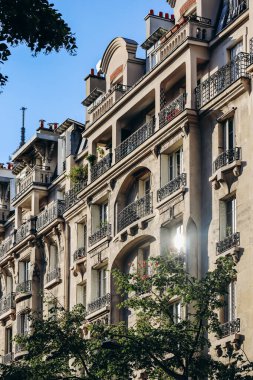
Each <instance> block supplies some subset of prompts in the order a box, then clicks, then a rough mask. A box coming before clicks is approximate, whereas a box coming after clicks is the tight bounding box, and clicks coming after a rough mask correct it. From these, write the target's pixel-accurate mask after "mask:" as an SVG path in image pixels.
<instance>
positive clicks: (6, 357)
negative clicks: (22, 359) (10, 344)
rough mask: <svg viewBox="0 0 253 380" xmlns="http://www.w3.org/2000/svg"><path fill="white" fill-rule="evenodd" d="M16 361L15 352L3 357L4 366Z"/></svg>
mask: <svg viewBox="0 0 253 380" xmlns="http://www.w3.org/2000/svg"><path fill="white" fill-rule="evenodd" d="M13 359H14V355H13V352H8V354H5V355H3V356H2V364H8V363H10V362H11V361H12V360H13Z"/></svg>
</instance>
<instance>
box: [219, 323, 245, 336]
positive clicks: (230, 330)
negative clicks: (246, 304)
mask: <svg viewBox="0 0 253 380" xmlns="http://www.w3.org/2000/svg"><path fill="white" fill-rule="evenodd" d="M220 329H221V338H225V337H226V336H229V335H233V334H237V333H239V332H240V319H239V318H237V319H235V320H233V321H229V322H226V323H223V324H222V325H221V326H220Z"/></svg>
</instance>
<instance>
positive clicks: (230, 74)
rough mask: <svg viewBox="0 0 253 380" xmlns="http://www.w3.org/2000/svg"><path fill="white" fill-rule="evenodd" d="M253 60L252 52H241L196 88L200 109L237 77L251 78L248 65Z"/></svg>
mask: <svg viewBox="0 0 253 380" xmlns="http://www.w3.org/2000/svg"><path fill="white" fill-rule="evenodd" d="M252 62H253V58H252V55H251V54H248V53H243V52H241V53H239V54H238V55H237V56H236V57H235V58H234V59H233V60H232V61H231V62H229V63H227V64H226V65H224V66H222V67H221V68H220V69H219V70H218V71H216V72H215V73H214V74H212V75H211V76H210V77H209V78H208V79H206V80H205V81H203V82H202V83H200V84H199V85H198V86H197V87H196V89H195V95H196V107H197V108H198V109H199V108H201V107H202V106H203V105H205V104H206V103H208V102H209V101H210V100H212V99H213V98H215V96H217V95H218V94H220V93H221V92H223V91H224V90H226V89H227V88H228V87H229V86H230V85H231V84H232V83H234V82H235V81H236V80H237V79H239V78H242V77H246V78H249V74H248V73H247V67H248V66H249V65H250V64H251V63H252Z"/></svg>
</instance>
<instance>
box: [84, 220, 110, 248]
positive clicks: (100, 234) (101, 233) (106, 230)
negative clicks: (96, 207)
mask: <svg viewBox="0 0 253 380" xmlns="http://www.w3.org/2000/svg"><path fill="white" fill-rule="evenodd" d="M111 233H112V225H111V224H108V223H105V225H104V226H101V227H100V228H99V230H97V231H96V232H95V233H94V234H93V235H91V236H89V245H90V246H92V245H94V244H96V243H97V242H98V241H99V240H102V239H104V238H105V237H110V236H111Z"/></svg>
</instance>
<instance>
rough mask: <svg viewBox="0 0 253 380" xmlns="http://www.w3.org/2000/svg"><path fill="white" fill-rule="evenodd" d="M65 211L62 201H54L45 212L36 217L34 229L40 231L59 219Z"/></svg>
mask: <svg viewBox="0 0 253 380" xmlns="http://www.w3.org/2000/svg"><path fill="white" fill-rule="evenodd" d="M64 209H65V203H64V201H60V200H57V201H54V202H52V203H50V204H49V205H48V206H47V207H46V208H45V210H43V211H42V212H41V213H40V214H39V215H38V217H37V221H36V228H37V231H40V230H42V229H43V228H44V227H46V226H47V225H48V224H50V223H51V222H52V221H53V220H55V219H57V218H58V217H61V216H62V214H63V212H64Z"/></svg>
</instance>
